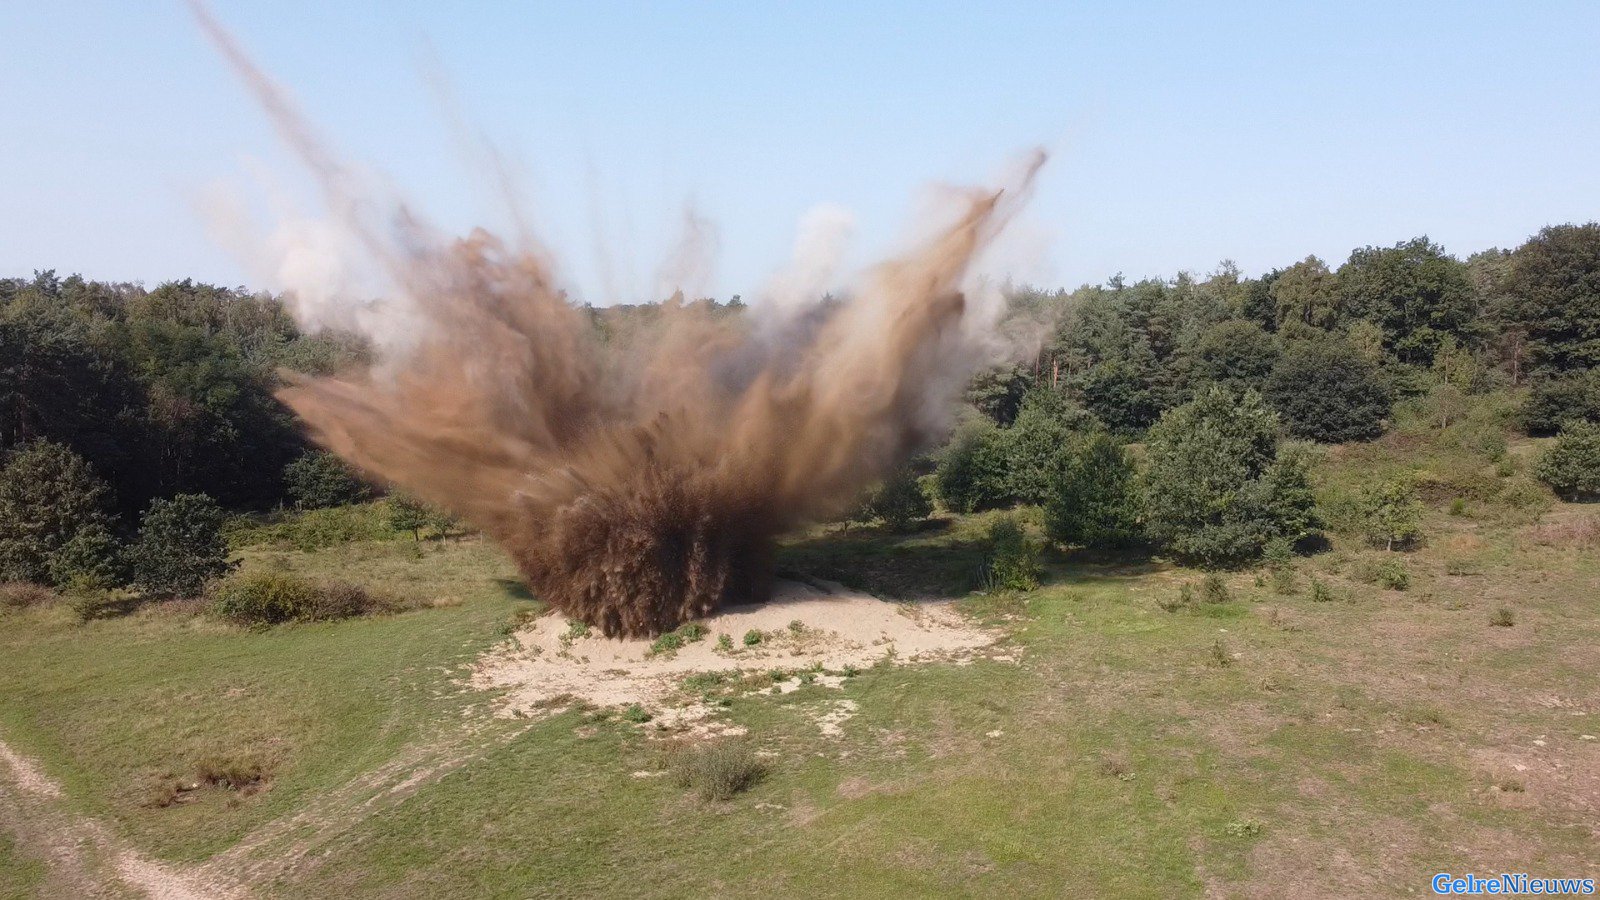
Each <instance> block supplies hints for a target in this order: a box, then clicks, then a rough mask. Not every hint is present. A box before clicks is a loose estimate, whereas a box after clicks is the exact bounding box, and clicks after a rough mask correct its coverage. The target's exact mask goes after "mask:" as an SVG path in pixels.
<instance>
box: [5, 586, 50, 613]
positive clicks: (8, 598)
mask: <svg viewBox="0 0 1600 900" xmlns="http://www.w3.org/2000/svg"><path fill="white" fill-rule="evenodd" d="M55 596H56V595H55V594H54V593H53V592H52V591H51V590H50V589H49V588H47V587H45V586H44V585H40V584H33V583H32V582H28V581H6V582H0V609H26V608H27V607H30V606H39V605H41V604H44V603H48V602H50V601H51V600H54V599H55Z"/></svg>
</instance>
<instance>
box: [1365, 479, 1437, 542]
mask: <svg viewBox="0 0 1600 900" xmlns="http://www.w3.org/2000/svg"><path fill="white" fill-rule="evenodd" d="M1360 504H1361V524H1362V529H1363V531H1365V533H1366V536H1367V540H1368V541H1369V542H1371V543H1372V544H1373V545H1374V546H1377V547H1382V548H1384V549H1386V550H1400V549H1405V548H1407V547H1411V546H1413V545H1414V544H1416V543H1417V541H1418V540H1419V539H1420V538H1421V537H1422V501H1420V500H1419V499H1417V486H1416V482H1415V481H1414V480H1412V479H1410V478H1392V479H1390V480H1388V481H1386V482H1384V483H1383V484H1381V485H1379V486H1378V487H1376V488H1374V489H1370V490H1368V491H1365V492H1363V494H1362V496H1361V500H1360Z"/></svg>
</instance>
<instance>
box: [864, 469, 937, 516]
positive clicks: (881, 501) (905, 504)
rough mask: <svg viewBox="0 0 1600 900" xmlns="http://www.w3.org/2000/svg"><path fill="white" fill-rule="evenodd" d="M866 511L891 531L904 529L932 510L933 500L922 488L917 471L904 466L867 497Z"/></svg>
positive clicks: (929, 513)
mask: <svg viewBox="0 0 1600 900" xmlns="http://www.w3.org/2000/svg"><path fill="white" fill-rule="evenodd" d="M865 511H866V512H868V513H869V514H870V516H871V517H876V518H879V519H882V520H883V523H884V524H885V525H887V526H889V527H890V528H891V529H893V530H894V531H906V530H908V529H909V528H910V527H911V526H912V525H915V524H917V523H920V522H922V521H923V520H925V519H927V518H928V516H929V515H931V514H932V513H933V501H931V500H929V499H928V495H927V494H926V493H924V492H923V490H922V485H921V483H920V482H918V481H917V474H916V472H914V471H912V470H911V468H910V467H904V468H901V469H899V470H897V471H896V472H895V473H894V474H892V475H890V476H889V478H888V480H886V481H884V483H883V486H882V487H880V488H878V490H877V491H875V492H874V493H873V494H872V496H871V497H869V498H868V499H867V502H866V504H865Z"/></svg>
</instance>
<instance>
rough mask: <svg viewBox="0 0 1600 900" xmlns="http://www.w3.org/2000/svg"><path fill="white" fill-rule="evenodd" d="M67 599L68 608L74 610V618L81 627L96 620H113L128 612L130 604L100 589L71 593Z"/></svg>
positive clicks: (86, 589) (87, 589) (85, 589)
mask: <svg viewBox="0 0 1600 900" xmlns="http://www.w3.org/2000/svg"><path fill="white" fill-rule="evenodd" d="M66 597H67V608H68V609H70V610H72V616H73V618H75V619H77V620H78V624H79V625H82V624H84V623H86V622H92V621H94V620H95V619H109V618H112V617H113V616H116V615H118V614H119V613H122V612H126V611H127V608H128V604H127V603H126V601H124V600H123V599H122V598H120V597H118V596H117V595H115V594H113V593H111V592H110V591H107V590H102V589H98V588H84V589H81V590H74V591H69V592H68V593H67V595H66Z"/></svg>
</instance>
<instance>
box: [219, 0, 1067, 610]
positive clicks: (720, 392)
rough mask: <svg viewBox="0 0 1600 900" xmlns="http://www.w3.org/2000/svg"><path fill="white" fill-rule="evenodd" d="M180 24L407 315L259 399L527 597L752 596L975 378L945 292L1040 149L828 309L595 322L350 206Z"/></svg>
mask: <svg viewBox="0 0 1600 900" xmlns="http://www.w3.org/2000/svg"><path fill="white" fill-rule="evenodd" d="M196 14H197V16H198V18H199V20H200V22H201V24H202V26H203V27H204V28H205V30H206V31H207V33H208V35H209V36H210V37H211V39H212V40H213V42H214V43H215V44H216V45H217V47H218V48H219V50H220V51H221V52H222V53H223V55H224V56H225V57H226V58H227V59H228V61H229V63H230V64H231V65H232V67H233V68H234V69H235V70H236V71H237V72H238V74H239V75H240V76H241V78H242V79H243V81H244V82H245V84H246V85H247V87H248V88H249V90H250V92H251V93H252V95H253V96H254V98H255V99H256V101H257V102H258V103H259V104H260V105H261V107H262V108H263V110H264V111H265V112H266V113H267V114H268V116H269V117H270V118H271V120H272V121H273V123H274V125H275V126H276V127H277V129H278V131H279V132H280V133H281V135H282V136H283V137H284V138H285V140H286V142H287V144H288V145H289V147H290V148H291V149H292V150H293V151H294V153H295V155H296V156H297V157H298V158H299V160H300V161H301V162H303V163H304V164H305V166H306V167H307V169H308V171H309V172H310V173H311V174H312V175H313V176H314V178H315V181H316V183H317V184H318V185H319V187H320V189H321V191H322V194H323V199H324V201H325V202H326V204H327V207H328V210H329V213H330V214H331V215H333V216H335V217H337V218H338V219H339V220H340V221H341V223H342V224H343V225H344V226H345V227H346V228H347V229H348V230H349V232H350V233H351V234H352V235H353V236H354V240H352V241H351V242H350V246H349V251H348V252H351V253H355V254H359V255H361V256H362V257H363V261H364V262H365V263H367V264H369V265H371V266H372V267H374V268H375V269H377V270H378V271H381V273H382V274H383V276H384V279H385V281H386V283H387V284H388V285H389V286H390V288H389V289H390V290H392V291H394V292H397V293H398V294H401V295H403V297H404V299H405V300H406V304H407V306H406V309H407V323H408V324H407V326H406V328H407V331H408V340H406V341H405V342H404V344H403V346H398V347H394V348H391V349H389V350H386V351H385V352H384V353H383V354H382V355H381V359H380V360H379V361H378V362H376V363H375V364H374V365H373V366H372V367H371V368H370V369H365V370H361V371H353V372H346V373H342V374H341V375H339V376H337V377H306V376H299V375H286V376H285V377H286V379H287V384H286V386H285V387H284V388H283V389H282V390H281V391H280V392H279V394H278V396H279V398H280V399H281V400H282V401H283V402H284V403H285V404H287V405H288V406H289V408H291V409H292V410H293V411H294V412H295V413H296V414H297V415H298V416H299V417H300V419H301V420H303V422H304V423H305V425H306V426H307V427H308V429H309V431H310V434H311V435H312V437H313V438H314V439H315V440H316V441H317V442H318V443H319V444H321V445H323V446H325V447H326V448H328V449H329V450H330V451H332V452H333V453H336V454H338V455H339V456H340V457H342V458H343V459H345V460H347V461H348V462H349V463H351V464H353V465H354V466H355V467H357V468H358V469H360V470H361V471H362V472H364V473H366V474H367V475H369V476H371V477H373V478H374V479H376V480H379V481H382V482H384V483H387V484H389V485H392V486H395V487H398V488H401V489H403V490H405V491H407V492H409V493H411V494H414V495H416V496H418V497H420V498H422V499H423V500H426V501H427V502H429V503H432V504H435V505H438V506H440V507H443V508H446V509H448V510H450V511H451V512H453V513H455V514H456V515H459V516H460V517H461V518H462V519H464V520H466V521H467V522H470V523H471V524H472V525H474V526H476V527H477V528H479V529H481V530H482V531H483V532H484V533H485V534H486V535H488V536H489V537H491V538H492V539H493V540H495V541H496V542H498V543H499V545H500V546H502V547H503V548H504V549H505V551H506V552H507V553H508V554H509V555H510V557H511V558H512V559H513V560H514V561H515V563H516V565H517V567H518V569H519V570H520V572H521V573H522V575H523V577H524V578H525V579H526V581H527V584H528V586H529V587H530V588H531V590H532V591H533V593H534V594H535V595H536V596H537V597H539V598H540V599H541V600H543V601H545V602H547V603H548V604H550V605H551V606H553V607H555V608H556V609H558V610H560V611H561V612H563V613H565V614H566V615H568V616H570V617H573V618H576V619H579V620H582V621H584V622H587V623H589V624H591V625H593V626H595V627H597V628H599V629H600V630H601V631H602V632H603V633H605V634H606V635H608V636H630V637H633V636H649V635H654V634H658V633H660V632H662V631H665V630H669V629H671V628H674V627H676V626H677V625H679V624H682V623H683V622H686V621H688V620H691V619H694V618H697V617H702V616H705V615H707V614H709V613H711V612H712V611H713V610H715V609H717V608H718V607H719V606H722V605H725V604H731V603H741V602H751V601H760V600H762V599H764V598H765V597H766V596H767V593H768V591H769V589H770V583H771V580H772V572H773V550H774V546H775V542H776V539H777V538H778V537H779V536H780V535H782V534H783V533H785V532H786V531H790V530H792V529H794V528H796V527H798V526H801V525H803V524H805V523H806V522H808V521H815V520H818V519H821V518H825V517H827V516H830V515H834V514H836V513H838V512H839V511H840V510H842V509H844V508H845V507H847V506H848V505H849V504H850V503H851V502H852V501H853V500H854V499H855V498H857V497H858V496H859V495H860V494H861V492H862V491H863V490H865V489H868V488H870V487H871V485H872V484H873V483H874V482H876V481H878V480H879V479H881V478H883V477H884V476H885V474H886V473H888V472H890V471H891V470H892V469H893V468H894V467H896V466H898V465H900V464H902V463H904V462H905V461H906V459H907V458H908V457H909V456H910V455H911V454H913V453H915V452H918V451H919V450H923V449H926V448H928V447H929V446H931V445H933V444H935V443H936V442H937V441H938V440H939V439H941V438H942V437H943V436H944V434H945V432H946V431H947V430H948V427H949V421H950V414H951V411H952V408H953V405H954V402H955V399H956V398H957V397H958V395H959V392H960V389H961V386H962V385H963V384H964V383H965V381H966V380H967V378H968V377H969V376H970V375H971V374H972V372H973V371H974V370H975V369H977V368H978V367H980V366H982V365H985V364H988V363H991V362H994V361H995V347H996V343H997V342H996V340H995V337H994V334H993V331H992V328H989V327H988V326H987V324H986V323H985V322H983V321H979V319H980V318H981V317H980V316H979V314H978V313H977V311H976V310H975V305H976V304H975V303H974V302H973V300H972V298H971V296H970V293H971V292H970V290H966V288H968V287H969V282H970V279H971V275H972V268H973V265H974V261H975V259H976V258H977V257H978V255H979V254H980V253H981V252H982V251H983V250H984V249H985V248H986V247H988V246H989V245H990V243H991V242H992V241H993V239H994V238H995V237H996V235H997V234H998V233H999V232H1000V230H1001V229H1002V228H1003V227H1004V226H1005V224H1006V223H1007V222H1008V220H1009V219H1010V218H1011V217H1012V216H1013V214H1014V213H1015V212H1016V210H1017V208H1018V207H1019V205H1020V204H1021V203H1022V202H1023V200H1024V199H1025V198H1026V196H1027V194H1028V189H1029V187H1030V185H1031V183H1032V181H1033V178H1034V174H1035V173H1036V172H1037V171H1038V169H1039V167H1040V165H1042V163H1043V161H1044V154H1043V153H1042V152H1037V153H1035V154H1032V155H1031V156H1030V157H1029V158H1028V159H1026V160H1025V161H1024V163H1023V164H1022V165H1021V166H1020V167H1019V170H1018V173H1017V174H1016V176H1015V177H1014V178H1012V179H1011V182H1012V183H1010V184H1007V185H1006V186H1004V187H997V188H990V189H970V190H962V191H952V192H951V194H952V202H953V205H954V207H955V209H954V210H953V212H952V213H951V214H950V215H949V216H948V217H947V221H946V222H945V224H943V225H942V226H941V227H940V229H939V230H937V231H936V232H935V233H934V234H932V236H931V237H928V238H925V239H924V240H923V241H922V242H921V243H920V244H918V245H917V246H915V248H914V249H912V250H910V251H908V252H906V253H904V254H902V255H900V256H898V257H896V258H892V259H889V260H886V261H883V262H881V263H879V264H877V265H876V266H874V267H872V268H870V269H869V270H867V271H866V272H865V274H864V275H863V276H861V278H860V279H859V282H858V283H857V284H856V285H854V286H853V287H852V288H851V289H850V290H849V291H848V292H847V293H845V294H844V295H843V297H842V299H836V298H820V297H819V298H817V299H816V300H814V301H813V302H810V303H807V304H801V305H798V306H796V305H794V304H784V305H782V306H783V308H782V309H776V308H774V309H770V310H769V309H764V308H763V304H761V303H757V304H755V305H754V306H753V307H752V308H751V310H750V311H749V312H748V313H747V314H744V315H740V316H729V315H725V314H723V315H719V314H717V313H716V312H715V311H714V310H712V309H710V308H709V306H708V304H699V303H687V304H686V303H682V302H680V301H677V300H674V301H669V302H667V303H665V304H663V305H662V306H661V307H660V308H659V310H658V311H657V314H655V315H652V316H650V317H648V321H640V322H638V323H636V324H635V325H633V326H631V327H627V328H621V329H618V328H607V327H601V326H602V325H603V324H604V322H603V321H597V317H596V316H595V315H593V314H592V312H591V311H590V310H587V309H584V308H581V307H577V306H574V305H573V303H572V302H571V301H570V300H569V298H568V297H567V295H566V294H565V293H564V292H563V291H562V289H561V285H560V284H559V282H558V280H557V275H556V272H555V268H554V266H553V263H552V260H551V259H550V258H549V255H548V253H547V251H545V250H544V249H542V248H541V247H540V246H539V245H538V244H536V243H535V242H533V241H532V240H530V239H528V238H526V237H525V236H521V235H519V236H517V237H516V238H514V239H507V238H502V237H497V236H495V235H493V234H490V233H488V232H486V231H482V230H479V231H475V232H473V233H472V234H470V235H468V236H467V237H464V238H445V237H442V236H440V235H438V234H437V233H436V232H434V231H433V230H432V229H431V228H430V227H429V226H428V225H427V224H426V222H425V221H424V220H423V219H422V218H421V217H420V216H419V215H417V214H416V213H415V212H414V211H413V210H411V209H410V208H409V207H408V206H406V205H405V204H403V203H394V204H391V205H390V206H388V208H379V209H377V210H376V212H375V211H374V206H375V203H376V201H375V200H374V199H373V198H371V197H364V196H359V195H357V194H355V193H354V189H353V188H352V187H351V183H352V179H351V178H349V177H348V171H347V169H346V168H345V167H344V166H342V165H341V163H340V161H339V160H338V159H337V158H336V156H335V155H334V154H332V153H331V152H330V151H329V150H328V149H327V148H326V146H325V145H324V144H323V143H322V142H321V141H320V140H319V139H318V138H317V137H316V135H315V134H314V132H313V130H312V129H311V128H309V127H308V125H307V123H306V122H305V121H304V120H303V119H302V118H301V117H300V116H299V115H298V114H297V113H296V112H295V110H294V108H293V106H292V104H291V103H289V102H288V101H287V100H286V98H285V95H284V94H283V93H282V92H281V91H280V90H279V89H278V88H277V86H276V85H275V84H274V83H273V82H272V81H271V80H269V79H268V78H267V77H266V76H265V75H264V74H263V73H262V72H261V71H260V70H259V69H258V68H257V67H256V66H255V65H254V64H253V63H252V62H251V60H250V59H249V58H248V57H247V56H246V54H245V53H244V52H243V50H242V49H241V47H240V46H239V45H238V43H237V42H236V41H235V40H234V39H233V37H232V36H231V35H230V34H229V33H228V32H227V31H225V30H224V29H223V28H222V27H221V26H219V25H218V24H217V23H216V22H215V20H214V19H212V18H211V17H210V16H209V15H208V14H207V12H206V11H205V10H204V9H203V8H200V7H196ZM380 206H381V205H380ZM291 303H292V298H291ZM772 306H773V307H777V306H779V304H773V305H772ZM600 319H602V320H603V319H604V317H603V316H602V317H600Z"/></svg>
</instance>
